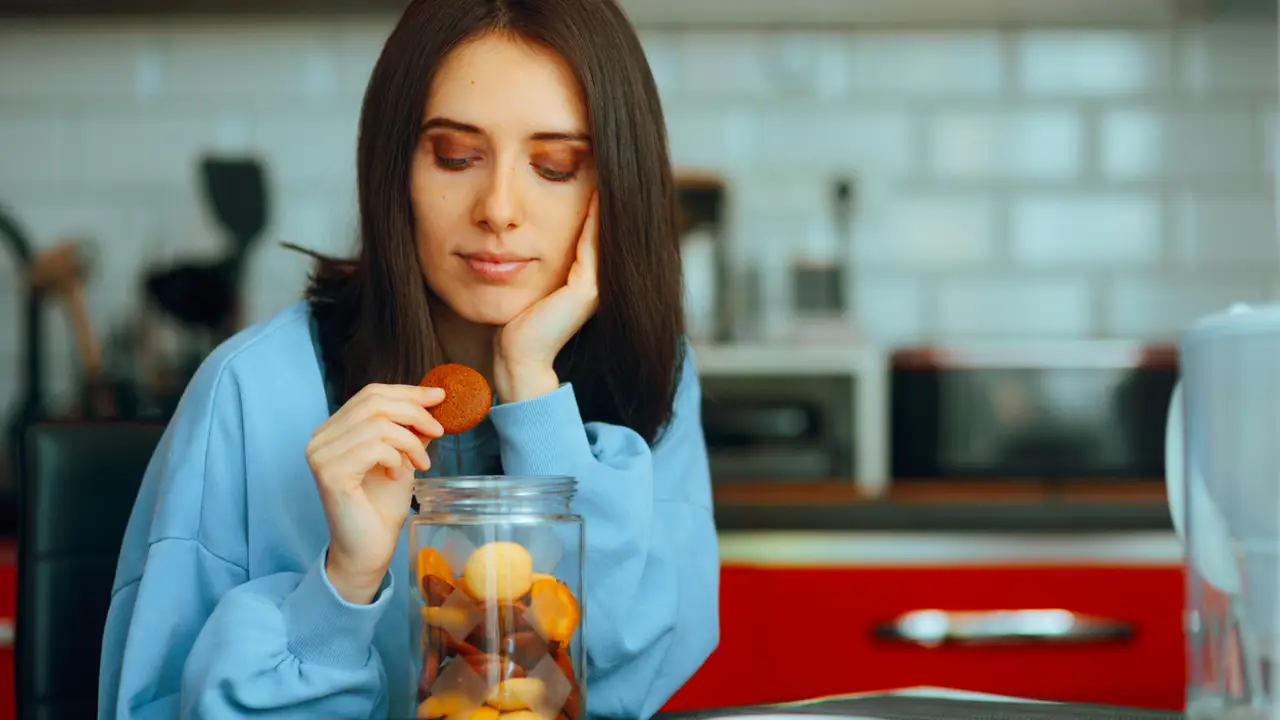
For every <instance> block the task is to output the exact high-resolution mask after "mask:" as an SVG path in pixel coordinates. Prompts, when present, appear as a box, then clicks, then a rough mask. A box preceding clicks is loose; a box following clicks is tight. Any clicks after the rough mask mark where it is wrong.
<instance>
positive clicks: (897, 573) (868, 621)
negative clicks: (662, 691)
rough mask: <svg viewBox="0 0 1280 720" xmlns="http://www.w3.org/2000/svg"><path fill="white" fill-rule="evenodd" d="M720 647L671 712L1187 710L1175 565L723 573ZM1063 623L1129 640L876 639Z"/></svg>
mask: <svg viewBox="0 0 1280 720" xmlns="http://www.w3.org/2000/svg"><path fill="white" fill-rule="evenodd" d="M721 583H722V585H721V597H720V606H721V631H720V637H721V642H720V646H719V648H718V649H717V650H716V652H715V653H713V654H712V656H711V658H710V659H709V660H708V661H707V663H706V664H705V665H704V666H703V668H702V669H701V670H700V671H699V672H698V673H697V674H696V675H695V676H694V677H693V679H691V680H690V681H689V683H688V684H687V685H686V686H685V687H684V688H683V689H682V690H681V691H680V692H679V693H678V694H677V695H676V697H674V698H673V699H672V700H671V701H670V703H669V704H668V706H667V709H691V708H700V707H711V706H724V705H737V704H746V703H763V702H782V701H789V700H800V699H806V698H812V697H818V696H823V695H833V694H841V693H850V692H862V691H874V690H885V689H892V688H899V687H908V686H913V685H932V686H941V687H948V688H957V689H964V690H974V691H981V692H989V693H995V694H1002V695H1013V696H1019V697H1030V698H1037V699H1045V700H1063V701H1075V702H1096V703H1110V704H1118V705H1130V706H1142V707H1153V708H1164V709H1181V707H1182V703H1183V692H1184V676H1185V670H1184V663H1183V633H1182V607H1183V600H1182V598H1183V591H1184V590H1183V575H1182V572H1181V569H1180V568H1179V567H1178V566H1177V565H1168V564H1157V565H1150V566H1142V565H1137V566H1135V565H1133V564H1126V565H1111V566H1106V565H1071V564H1062V563H1057V564H1052V565H1041V566H1035V565H1029V564H1026V563H1022V564H1019V565H1009V566H1004V565H998V564H997V565H983V566H974V565H967V566H956V565H954V564H953V565H950V566H947V565H943V566H928V565H920V564H915V565H907V566H903V565H899V566H883V567H875V566H872V567H808V568H806V567H777V566H772V567H752V566H740V565H731V564H727V565H725V566H724V568H723V569H722V573H721ZM923 609H939V610H953V611H998V610H1020V609H1035V610H1039V609H1061V610H1068V611H1071V612H1073V613H1079V614H1084V615H1088V616H1093V617H1097V618H1103V619H1107V620H1111V621H1115V622H1117V623H1119V624H1120V625H1122V626H1125V627H1127V628H1129V629H1130V630H1131V634H1130V636H1129V637H1127V638H1118V639H1101V640H1097V641H1093V642H1066V643H1063V642H1053V643H1048V642H1041V643H1007V644H1003V645H1000V644H994V643H987V644H983V643H978V644H972V645H951V644H944V645H941V646H936V647H925V646H921V645H916V644H908V643H906V642H903V641H899V640H891V639H884V638H879V637H877V635H876V628H877V627H878V626H881V625H883V624H885V623H891V622H892V621H894V620H895V619H896V618H899V617H900V616H902V615H903V614H904V613H907V612H910V611H915V610H923Z"/></svg>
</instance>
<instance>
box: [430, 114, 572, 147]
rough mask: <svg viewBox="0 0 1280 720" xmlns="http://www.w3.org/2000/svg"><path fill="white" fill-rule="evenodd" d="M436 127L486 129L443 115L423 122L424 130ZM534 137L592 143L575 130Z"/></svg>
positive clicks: (473, 132) (476, 132)
mask: <svg viewBox="0 0 1280 720" xmlns="http://www.w3.org/2000/svg"><path fill="white" fill-rule="evenodd" d="M435 128H442V129H445V130H454V131H456V132H461V133H466V134H468V135H483V134H484V131H483V130H481V129H480V128H478V127H476V126H475V125H468V124H466V123H463V122H458V121H457V120H450V119H449V118H443V117H433V118H431V119H430V120H428V121H426V122H425V123H423V124H422V130H423V132H426V131H427V130H433V129H435ZM532 139H533V140H537V141H539V142H555V141H569V142H582V143H587V144H590V143H591V136H590V135H588V134H586V133H574V132H539V133H534V134H533V135H532Z"/></svg>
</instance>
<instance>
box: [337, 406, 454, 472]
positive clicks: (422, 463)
mask: <svg viewBox="0 0 1280 720" xmlns="http://www.w3.org/2000/svg"><path fill="white" fill-rule="evenodd" d="M424 412H425V411H424ZM379 444H385V445H389V446H391V447H393V448H395V449H396V450H398V451H400V452H402V453H404V454H405V456H406V457H408V458H409V460H410V462H412V463H413V464H414V467H416V468H418V469H419V470H426V469H428V468H429V467H431V460H430V458H428V457H427V449H426V442H425V441H424V440H423V439H422V438H420V437H418V436H417V435H414V434H413V432H411V431H409V430H407V429H406V428H404V427H402V426H401V425H399V424H397V423H396V422H395V421H393V420H391V419H390V418H386V417H373V418H369V419H367V420H365V421H364V422H362V423H360V424H359V425H356V426H354V427H353V428H351V430H350V431H348V432H346V433H344V434H342V435H341V436H339V437H335V438H334V440H333V441H332V442H331V443H329V444H327V445H325V446H324V447H323V448H322V449H320V450H318V451H317V452H316V453H315V463H316V464H317V465H318V466H321V467H324V466H325V465H326V464H330V463H332V464H335V465H337V464H340V463H339V459H340V458H342V457H343V456H344V455H347V454H351V453H356V452H357V451H358V450H359V449H360V448H363V447H366V446H369V445H379ZM371 469H373V466H372V465H369V466H366V467H363V468H360V471H361V472H368V471H369V470H371Z"/></svg>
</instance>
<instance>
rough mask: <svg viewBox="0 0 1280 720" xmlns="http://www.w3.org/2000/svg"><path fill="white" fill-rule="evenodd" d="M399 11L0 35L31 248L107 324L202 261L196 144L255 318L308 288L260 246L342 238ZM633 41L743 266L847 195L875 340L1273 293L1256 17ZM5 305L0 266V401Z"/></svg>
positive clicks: (1157, 317) (1113, 332)
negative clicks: (264, 168) (91, 263)
mask: <svg viewBox="0 0 1280 720" xmlns="http://www.w3.org/2000/svg"><path fill="white" fill-rule="evenodd" d="M392 23H393V18H390V17H372V18H368V19H365V20H358V21H353V20H349V19H348V20H343V21H341V22H336V21H335V22H333V23H329V22H322V21H318V20H297V21H284V20H281V21H273V22H268V23H263V22H257V23H253V24H248V23H242V22H237V21H232V20H225V21H224V20H205V21H190V22H163V23H161V22H142V21H137V22H127V21H116V22H112V23H100V24H90V23H77V24H66V23H60V24H31V23H25V22H24V23H9V24H0V203H5V204H6V205H7V206H9V207H10V208H11V210H12V211H13V212H14V213H15V214H16V215H17V216H18V218H19V220H20V221H21V222H22V223H23V224H24V226H25V227H27V228H28V230H29V231H30V232H31V233H32V235H33V237H34V240H35V242H36V243H37V244H39V245H44V246H48V245H51V244H52V243H54V242H56V241H58V240H59V239H60V238H63V237H68V236H83V237H86V238H89V239H90V240H91V241H92V242H94V243H95V244H96V245H97V247H98V250H97V253H96V256H95V267H96V273H95V275H94V277H93V284H92V286H91V288H90V289H89V293H90V308H91V312H92V316H93V319H94V321H95V323H97V324H98V326H99V328H100V329H102V330H104V331H105V329H106V328H107V327H109V326H110V325H111V324H112V323H115V322H118V321H120V320H121V319H123V318H125V317H126V316H127V314H128V313H129V312H130V311H131V309H132V308H133V307H134V303H135V302H136V298H135V297H134V293H135V290H134V278H135V277H136V263H139V262H141V263H150V262H157V261H162V260H167V259H172V258H177V257H181V256H185V255H189V254H197V255H201V256H205V255H210V254H215V253H217V252H218V251H219V248H220V247H221V243H222V239H221V236H220V234H219V230H218V229H217V228H216V226H214V225H213V223H212V221H211V219H210V217H209V212H208V210H207V208H205V206H204V201H203V199H202V197H201V194H200V189H199V183H198V178H197V175H196V168H197V162H198V158H199V156H200V155H201V154H203V153H206V152H221V153H237V152H244V151H252V152H258V153H261V154H262V156H263V157H264V158H265V159H266V160H267V161H268V162H269V172H270V183H271V185H270V193H271V194H270V221H271V224H270V227H269V229H268V232H267V234H266V237H265V238H264V240H265V242H264V243H263V245H262V246H261V247H260V249H259V251H258V254H257V255H256V257H255V258H254V261H253V265H252V267H251V271H250V278H249V289H250V297H249V298H248V304H249V307H250V309H251V314H252V317H253V318H254V319H260V318H264V317H266V316H268V315H270V314H271V313H273V312H275V311H277V310H278V309H279V308H281V307H282V306H284V305H285V304H287V303H289V302H291V301H292V300H293V299H294V298H296V297H297V295H298V292H299V290H300V287H301V284H302V282H303V278H304V276H305V273H306V270H307V267H306V263H305V259H304V258H302V257H300V256H299V255H297V254H296V253H293V252H290V251H288V250H285V249H282V248H280V247H279V243H280V242H281V241H292V242H296V243H300V244H303V245H307V246H311V247H314V248H316V249H320V250H326V251H343V250H346V249H349V248H351V247H352V243H353V238H354V235H355V193H354V188H355V172H354V156H355V140H356V133H357V121H358V116H359V108H360V102H361V98H362V95H363V91H364V84H365V81H366V80H367V78H368V74H369V71H370V69H371V68H372V66H373V63H374V62H375V61H376V60H377V57H378V54H379V51H380V47H381V42H382V40H383V39H384V38H385V35H386V33H387V32H388V30H389V29H390V28H391V25H392ZM642 36H643V37H642V39H643V42H644V46H645V48H646V52H647V53H648V54H649V56H650V62H651V66H652V68H653V71H654V75H655V78H656V80H657V83H658V85H659V88H660V90H661V92H662V96H663V103H664V105H665V109H666V111H667V120H668V127H669V133H670V138H671V149H672V156H673V159H674V161H675V163H676V164H677V166H678V167H679V168H680V169H682V170H684V169H688V170H706V171H712V172H717V173H720V174H721V175H723V176H724V178H725V179H726V181H727V183H728V187H729V191H730V193H731V198H730V200H731V202H730V208H731V217H730V223H729V229H730V236H731V240H732V241H733V242H734V243H736V245H735V246H734V248H733V250H732V254H733V256H734V257H735V258H738V259H742V258H750V257H752V256H753V255H759V254H762V253H764V249H763V248H765V247H767V248H768V252H769V255H770V256H771V257H777V256H779V253H781V254H782V255H785V254H786V253H785V252H782V251H780V250H779V246H783V250H786V248H792V247H794V248H795V251H796V252H803V253H810V254H812V253H827V252H830V251H831V243H832V242H833V240H832V238H833V237H837V236H838V234H837V233H836V229H835V228H834V220H833V218H834V215H833V211H832V205H831V186H832V182H833V181H834V180H835V179H836V178H837V177H839V176H844V177H849V178H852V179H853V180H854V181H855V187H856V197H855V203H854V220H853V224H852V227H851V228H848V230H849V235H850V237H851V238H852V242H853V245H854V247H853V252H852V255H853V257H854V258H855V261H856V262H857V264H858V271H857V273H856V276H855V278H854V286H853V295H854V300H855V306H856V310H857V311H858V312H859V313H860V315H861V324H862V327H863V330H864V331H865V332H866V333H867V334H868V336H869V337H871V338H874V339H878V340H881V341H884V342H917V341H927V340H932V339H967V338H999V337H1054V338H1071V337H1102V336H1107V337H1131V338H1165V339H1167V338H1170V337H1172V336H1173V335H1174V334H1175V333H1176V332H1177V331H1178V330H1179V329H1180V328H1181V327H1182V326H1183V325H1184V324H1185V323H1186V322H1187V321H1189V320H1190V319H1192V318H1193V317H1195V316H1196V315H1199V314H1202V313H1205V312H1209V311H1212V310H1215V309H1217V308H1219V307H1221V306H1224V305H1226V304H1228V303H1230V302H1232V301H1236V300H1259V299H1267V298H1270V297H1272V295H1273V293H1274V292H1275V290H1276V287H1277V282H1276V280H1277V275H1278V274H1280V242H1278V241H1277V236H1276V209H1275V192H1274V182H1273V169H1274V167H1275V165H1276V153H1277V143H1276V128H1277V121H1276V117H1277V116H1276V103H1277V64H1276V61H1275V58H1276V55H1277V48H1276V31H1275V28H1274V27H1266V26H1256V25H1250V26H1244V25H1241V26H1222V27H1218V26H1207V27H1186V28H1173V29H1169V30H1165V31H1145V30H1143V31H1139V30H1090V31H1066V30H1054V31H1049V30H1035V29H1031V30H1023V31H1016V30H989V31H983V30H963V31H960V30H957V31H931V32H920V31H905V30H904V31H896V32H891V31H880V32H867V33H861V32H853V31H849V32H843V31H842V32H823V31H817V30H815V31H813V32H796V31H786V32H781V31H780V32H765V31H724V32H713V31H707V30H699V31H687V32H686V31H679V30H662V31H644V32H642ZM824 233H825V235H824ZM20 296H21V289H20V284H19V280H18V277H17V274H16V272H15V269H14V267H13V261H12V259H11V258H7V257H6V258H2V259H0V302H2V303H3V310H0V367H2V368H3V369H4V370H3V372H0V407H3V406H5V405H7V403H8V402H9V401H10V400H11V399H12V398H13V396H14V393H15V392H16V382H17V378H16V375H17V372H16V359H17V358H18V357H19V355H20V352H21V345H20V338H19V333H18V327H19V323H17V322H16V321H17V319H18V317H19V315H18V310H17V305H18V298H19V297H20ZM50 315H51V324H50V328H51V331H52V333H53V336H52V337H51V338H50V363H51V367H52V368H53V369H54V371H55V374H56V378H55V380H56V383H55V387H54V390H55V392H58V393H65V392H66V391H67V390H68V389H69V388H70V387H72V381H73V377H72V368H73V366H74V363H73V362H72V360H71V351H70V348H71V344H70V338H69V335H68V333H67V331H66V325H65V322H64V321H63V320H62V319H61V318H60V317H59V315H58V311H57V309H56V308H55V309H52V310H50ZM10 318H13V322H10V321H9V319H10Z"/></svg>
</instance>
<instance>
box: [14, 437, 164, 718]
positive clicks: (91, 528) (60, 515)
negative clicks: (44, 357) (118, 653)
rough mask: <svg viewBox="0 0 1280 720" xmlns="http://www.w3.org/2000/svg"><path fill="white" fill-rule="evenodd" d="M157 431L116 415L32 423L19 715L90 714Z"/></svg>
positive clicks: (18, 640) (23, 528) (25, 490)
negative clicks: (120, 562)
mask: <svg viewBox="0 0 1280 720" xmlns="http://www.w3.org/2000/svg"><path fill="white" fill-rule="evenodd" d="M163 432H164V425H162V424H140V423H123V422H112V423H89V422H70V423H46V422H41V423H37V424H35V425H33V426H32V427H31V430H30V432H29V434H28V436H27V441H28V442H27V453H28V455H27V457H28V459H29V463H28V466H27V469H28V471H29V472H27V473H26V474H25V475H23V477H22V480H21V483H20V494H19V499H20V507H21V519H20V522H19V538H18V583H17V584H18V607H17V617H16V618H15V622H14V627H15V630H16V637H15V659H14V667H15V672H16V680H17V683H16V687H17V696H18V697H17V710H18V713H17V717H19V718H33V717H40V718H48V719H49V720H61V719H63V718H65V719H66V720H72V719H74V720H80V719H81V718H88V717H94V716H95V715H96V712H97V711H96V708H97V706H98V664H99V655H100V653H101V643H102V629H103V625H104V624H105V622H106V617H107V608H108V606H109V605H110V602H111V586H112V583H113V582H114V578H115V569H116V559H117V555H118V553H119V549H120V544H121V542H122V541H123V539H124V531H125V526H126V524H127V523H128V521H129V514H130V512H131V511H132V509H133V502H134V498H135V497H136V496H137V493H138V487H139V486H140V485H141V482H142V477H143V475H144V473H145V472H146V468H147V463H148V462H149V461H150V459H151V456H152V454H153V453H154V452H155V448H156V445H157V444H158V443H159V441H160V436H161V434H162V433H163Z"/></svg>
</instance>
